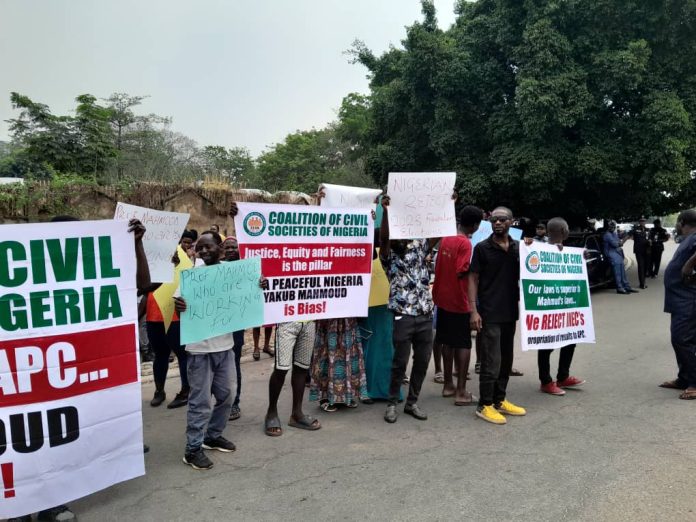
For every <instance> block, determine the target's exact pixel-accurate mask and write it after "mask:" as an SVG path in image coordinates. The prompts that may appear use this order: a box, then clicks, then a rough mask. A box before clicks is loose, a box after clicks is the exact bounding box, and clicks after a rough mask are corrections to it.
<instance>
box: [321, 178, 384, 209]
mask: <svg viewBox="0 0 696 522" xmlns="http://www.w3.org/2000/svg"><path fill="white" fill-rule="evenodd" d="M321 186H322V187H323V189H324V194H325V196H324V199H323V200H322V201H321V206H322V207H332V208H367V209H370V210H373V209H374V208H375V207H376V205H377V203H375V199H376V198H377V197H378V196H379V195H380V194H381V193H382V191H381V190H379V189H371V188H360V187H348V186H345V185H330V184H329V183H322V185H321Z"/></svg>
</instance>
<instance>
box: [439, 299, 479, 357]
mask: <svg viewBox="0 0 696 522" xmlns="http://www.w3.org/2000/svg"><path fill="white" fill-rule="evenodd" d="M470 316H471V314H468V313H466V314H462V313H457V312H448V311H447V310H445V309H444V308H438V309H437V328H436V333H435V342H436V343H438V344H444V345H447V346H449V347H451V348H459V349H463V350H470V349H471V326H470V324H469V318H470Z"/></svg>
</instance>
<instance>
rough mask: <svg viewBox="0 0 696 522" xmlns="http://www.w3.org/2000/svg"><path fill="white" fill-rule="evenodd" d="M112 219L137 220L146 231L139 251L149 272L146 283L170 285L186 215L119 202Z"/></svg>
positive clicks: (187, 218)
mask: <svg viewBox="0 0 696 522" xmlns="http://www.w3.org/2000/svg"><path fill="white" fill-rule="evenodd" d="M114 219H117V220H121V221H128V220H129V219H139V220H140V221H141V222H142V223H143V225H145V228H146V229H147V231H146V232H145V237H144V238H143V247H144V248H145V255H146V256H147V264H148V266H149V268H150V279H151V280H152V282H153V283H170V282H171V281H172V280H173V279H174V265H173V264H172V256H173V255H174V252H175V251H176V246H177V245H178V244H179V239H181V234H183V233H184V230H185V229H186V224H187V223H188V220H189V215H188V214H182V213H178V212H165V211H163V210H153V209H151V208H145V207H137V206H135V205H129V204H128V203H120V202H119V203H118V204H117V205H116V213H115V214H114Z"/></svg>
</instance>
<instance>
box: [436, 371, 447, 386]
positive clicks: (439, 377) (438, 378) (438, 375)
mask: <svg viewBox="0 0 696 522" xmlns="http://www.w3.org/2000/svg"><path fill="white" fill-rule="evenodd" d="M433 382H435V383H437V384H444V383H445V376H444V375H443V374H442V372H437V373H436V374H435V376H434V377H433Z"/></svg>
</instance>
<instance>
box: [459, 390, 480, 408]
mask: <svg viewBox="0 0 696 522" xmlns="http://www.w3.org/2000/svg"><path fill="white" fill-rule="evenodd" d="M467 395H468V396H469V398H468V399H467V400H465V401H458V400H455V401H454V405H455V406H473V405H474V404H476V403H477V402H478V399H477V398H476V397H474V396H473V395H472V394H470V393H468V394H467Z"/></svg>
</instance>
